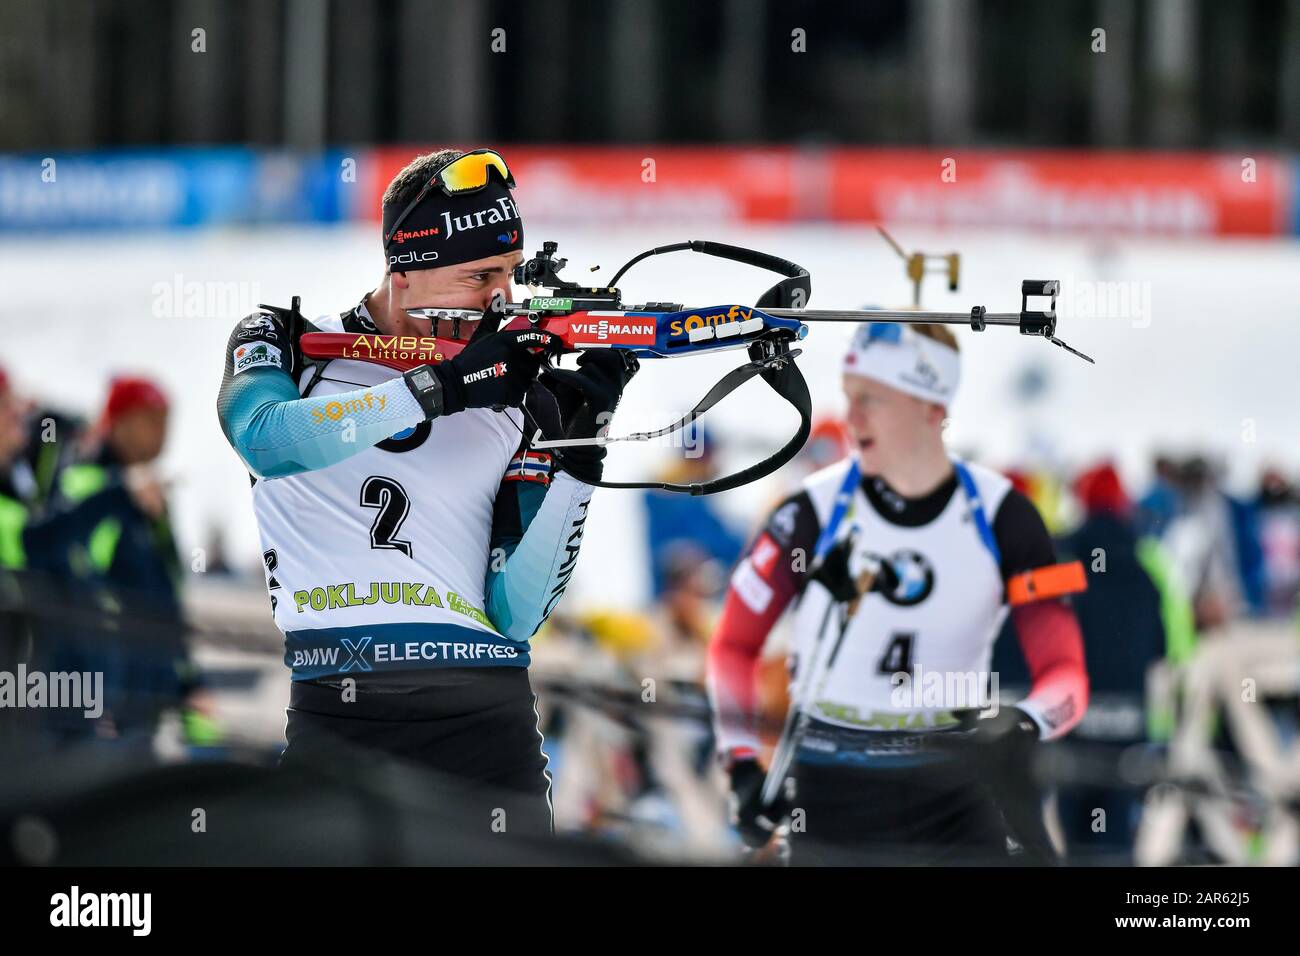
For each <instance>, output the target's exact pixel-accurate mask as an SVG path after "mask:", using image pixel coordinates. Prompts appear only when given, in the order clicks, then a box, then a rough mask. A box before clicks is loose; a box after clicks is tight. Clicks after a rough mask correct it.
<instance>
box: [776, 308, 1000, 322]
mask: <svg viewBox="0 0 1300 956" xmlns="http://www.w3.org/2000/svg"><path fill="white" fill-rule="evenodd" d="M762 311H763V312H766V313H767V314H768V315H774V316H776V317H777V318H781V319H798V320H799V321H800V322H903V323H907V324H913V325H919V324H935V325H970V313H969V312H925V311H917V310H911V309H908V310H892V309H763V310H762ZM983 318H984V322H985V323H986V324H987V325H1019V324H1020V313H1019V312H986V313H984V317H983Z"/></svg>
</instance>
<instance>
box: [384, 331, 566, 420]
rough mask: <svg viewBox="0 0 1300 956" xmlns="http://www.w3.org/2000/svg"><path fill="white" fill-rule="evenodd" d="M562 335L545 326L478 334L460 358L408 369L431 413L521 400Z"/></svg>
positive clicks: (417, 393) (412, 383)
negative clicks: (544, 328)
mask: <svg viewBox="0 0 1300 956" xmlns="http://www.w3.org/2000/svg"><path fill="white" fill-rule="evenodd" d="M560 346H561V342H560V339H559V338H558V337H557V336H556V335H555V334H553V333H551V332H546V331H543V330H540V329H531V328H529V329H518V330H515V331H511V332H488V333H487V334H485V335H482V336H479V335H475V337H474V338H473V339H471V340H470V342H469V344H468V345H466V346H465V349H464V351H462V352H461V353H460V354H459V355H457V356H456V357H455V358H451V359H448V360H447V361H445V362H442V363H441V364H439V365H421V366H419V367H418V368H414V369H411V371H409V372H407V373H406V380H407V383H408V384H409V385H410V387H411V391H412V392H413V393H414V394H415V397H416V398H417V399H419V400H420V405H421V407H422V408H424V411H425V414H426V415H428V417H430V418H433V417H435V416H437V415H454V414H456V413H457V412H461V411H464V410H465V409H467V408H497V409H502V408H506V407H509V406H519V405H521V404H522V403H523V400H524V393H525V392H526V391H527V390H528V386H529V385H530V384H531V383H532V381H533V379H534V378H535V377H536V376H537V370H538V369H539V368H540V367H541V363H542V359H543V357H544V356H545V355H547V354H558V353H559V350H560Z"/></svg>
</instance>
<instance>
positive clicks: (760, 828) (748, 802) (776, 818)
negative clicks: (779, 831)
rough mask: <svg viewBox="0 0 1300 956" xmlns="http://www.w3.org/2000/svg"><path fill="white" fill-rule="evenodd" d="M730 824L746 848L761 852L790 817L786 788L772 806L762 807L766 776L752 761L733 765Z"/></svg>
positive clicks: (749, 758)
mask: <svg viewBox="0 0 1300 956" xmlns="http://www.w3.org/2000/svg"><path fill="white" fill-rule="evenodd" d="M730 774H731V823H732V826H734V827H735V828H736V831H737V832H738V833H739V834H740V838H741V840H743V841H744V842H745V846H748V847H752V848H754V849H758V848H759V847H763V846H766V845H767V843H768V841H770V840H771V839H772V834H773V833H774V832H775V831H776V828H777V827H778V826H779V825H780V824H781V821H782V820H784V819H785V818H786V817H787V816H788V815H789V813H790V810H791V809H792V808H791V806H790V801H789V800H788V799H787V798H786V795H785V787H784V786H783V787H782V788H781V790H780V791H779V792H778V794H777V797H776V800H775V801H774V802H773V803H772V805H771V806H767V807H765V806H763V781H764V780H765V779H767V774H766V773H765V772H764V771H763V768H762V767H760V766H759V764H758V761H757V760H755V759H754V758H752V757H746V758H743V759H740V760H736V761H735V762H734V763H732V765H731V770H730Z"/></svg>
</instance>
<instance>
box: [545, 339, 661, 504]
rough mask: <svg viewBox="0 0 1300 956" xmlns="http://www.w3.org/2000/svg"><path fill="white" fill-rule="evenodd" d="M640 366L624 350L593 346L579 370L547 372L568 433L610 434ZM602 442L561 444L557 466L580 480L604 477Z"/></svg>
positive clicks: (578, 435) (568, 435)
mask: <svg viewBox="0 0 1300 956" xmlns="http://www.w3.org/2000/svg"><path fill="white" fill-rule="evenodd" d="M639 368H640V363H638V361H637V358H636V356H635V355H633V354H632V353H631V352H628V351H626V350H625V349H589V350H587V351H584V352H583V353H582V354H581V355H579V356H578V368H577V370H576V371H575V370H572V369H563V368H551V369H547V370H546V372H545V373H544V375H543V377H542V382H543V384H545V385H546V387H547V388H548V389H550V391H551V394H553V395H554V396H555V400H556V404H557V405H558V406H559V414H560V422H561V425H562V427H563V429H564V437H565V438H595V437H597V436H602V435H605V434H608V432H609V420H610V417H611V416H612V415H613V414H614V410H615V409H616V408H618V403H619V401H620V400H621V399H622V397H623V389H624V388H625V387H627V383H628V382H630V381H632V376H633V375H635V374H636V373H637V370H638V369H639ZM604 462H605V447H604V446H603V445H578V446H576V447H572V448H562V449H560V453H559V454H558V455H557V456H556V467H558V468H559V469H561V470H563V471H567V472H569V474H571V475H573V477H575V478H577V479H578V480H579V481H593V480H594V481H600V479H601V476H602V475H603V474H604V470H605V465H604Z"/></svg>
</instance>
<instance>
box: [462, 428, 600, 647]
mask: <svg viewBox="0 0 1300 956" xmlns="http://www.w3.org/2000/svg"><path fill="white" fill-rule="evenodd" d="M592 490H593V489H592V487H591V485H587V484H584V483H582V482H580V481H578V480H577V479H576V478H574V477H573V476H572V475H569V474H567V473H565V472H559V473H556V474H553V461H552V459H551V456H550V455H547V454H544V453H541V452H530V451H528V450H527V449H526V448H523V449H520V451H519V452H518V453H517V454H516V455H515V457H514V459H513V460H512V461H511V463H510V467H509V468H508V469H507V471H506V474H505V478H504V480H503V481H502V483H501V491H500V493H499V494H498V495H497V500H496V508H495V511H494V514H493V518H492V552H491V555H490V558H489V562H488V577H487V586H486V594H487V607H486V611H487V616H488V619H489V620H490V621H491V622H492V624H493V626H494V627H496V629H497V630H498V631H499V632H500V633H501V634H502V635H503V636H505V637H508V638H510V639H511V640H513V641H526V640H528V639H529V638H531V637H532V636H533V634H535V633H536V632H537V629H538V628H539V627H541V626H542V622H544V621H545V620H546V618H547V617H549V616H550V614H551V612H552V611H553V610H555V606H556V605H557V604H558V603H559V601H560V598H561V597H562V596H563V595H564V590H565V588H567V587H568V585H569V580H570V578H571V577H572V576H573V569H574V568H575V567H576V566H577V563H578V549H579V548H580V547H581V545H582V534H583V529H584V528H585V527H586V523H587V507H588V505H589V504H590V503H591V493H592Z"/></svg>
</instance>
